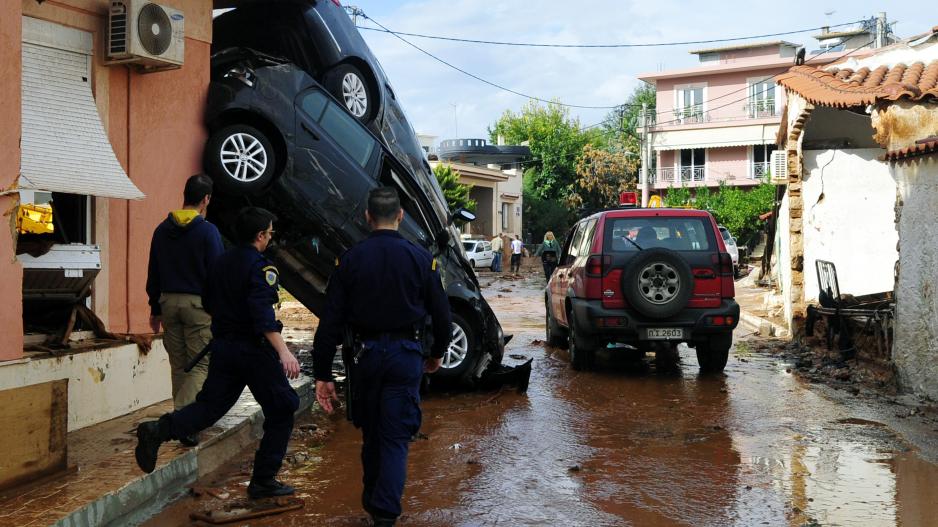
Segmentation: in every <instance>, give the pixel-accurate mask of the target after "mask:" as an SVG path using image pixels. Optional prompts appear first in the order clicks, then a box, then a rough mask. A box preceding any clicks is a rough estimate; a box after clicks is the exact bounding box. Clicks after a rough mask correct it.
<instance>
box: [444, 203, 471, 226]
mask: <svg viewBox="0 0 938 527" xmlns="http://www.w3.org/2000/svg"><path fill="white" fill-rule="evenodd" d="M474 219H476V215H475V214H473V213H471V212H469V211H468V210H466V209H464V208H462V207H459V208H458V209H456V210H455V211H454V212H453V214H452V215H451V216H450V217H449V222H450V224H452V223H453V222H454V221H456V220H462V221H464V222H466V223H469V222H470V221H472V220H474Z"/></svg>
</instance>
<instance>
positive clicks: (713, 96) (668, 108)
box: [656, 69, 784, 125]
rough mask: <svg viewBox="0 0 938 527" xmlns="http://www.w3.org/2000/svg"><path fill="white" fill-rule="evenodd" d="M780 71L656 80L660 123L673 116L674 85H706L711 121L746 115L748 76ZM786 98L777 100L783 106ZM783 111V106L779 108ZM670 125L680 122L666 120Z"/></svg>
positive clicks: (705, 97)
mask: <svg viewBox="0 0 938 527" xmlns="http://www.w3.org/2000/svg"><path fill="white" fill-rule="evenodd" d="M776 73H779V70H777V69H765V70H753V71H743V72H733V73H721V74H716V75H712V74H711V75H707V76H701V77H686V78H681V79H661V80H659V81H658V82H657V97H656V105H657V106H656V109H657V111H658V122H659V123H661V124H664V123H665V122H666V121H671V120H673V119H674V114H673V113H672V111H673V110H674V96H675V95H674V94H675V87H676V86H682V85H686V84H705V85H706V86H707V88H706V90H705V91H704V111H707V112H709V114H710V118H711V120H712V121H720V120H729V119H742V118H747V117H748V113H747V110H746V109H745V105H746V102H747V101H746V100H745V99H746V98H747V97H748V96H749V91H748V85H749V79H763V78H766V77H771V76H772V75H775V74H776ZM783 101H784V98H783V99H782V100H779V99H776V104H777V105H780V104H781V103H782V102H783ZM778 111H779V113H781V108H779V110H778ZM667 124H669V125H673V124H677V123H667Z"/></svg>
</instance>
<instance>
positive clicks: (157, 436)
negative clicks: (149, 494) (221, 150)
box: [134, 414, 171, 474]
mask: <svg viewBox="0 0 938 527" xmlns="http://www.w3.org/2000/svg"><path fill="white" fill-rule="evenodd" d="M170 435H171V434H170V432H169V415H168V414H167V415H164V416H162V417H160V418H159V420H158V421H146V422H143V423H140V424H139V425H138V426H137V448H136V449H134V456H135V457H136V458H137V466H139V467H140V470H142V471H144V472H146V473H147V474H149V473H150V472H153V469H154V468H156V457H157V455H158V454H159V452H160V445H161V444H162V443H164V442H166V441H169V440H170V439H171V437H170Z"/></svg>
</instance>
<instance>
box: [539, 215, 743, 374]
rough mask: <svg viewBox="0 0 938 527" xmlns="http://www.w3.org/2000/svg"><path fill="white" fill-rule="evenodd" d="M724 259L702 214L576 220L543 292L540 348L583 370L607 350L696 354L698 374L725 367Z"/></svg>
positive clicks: (730, 308) (729, 339) (728, 327)
mask: <svg viewBox="0 0 938 527" xmlns="http://www.w3.org/2000/svg"><path fill="white" fill-rule="evenodd" d="M734 296H735V287H734V284H733V260H732V258H731V257H730V255H729V253H727V250H726V246H725V245H724V244H723V237H722V236H721V235H720V231H719V229H718V228H717V223H716V221H715V220H714V219H713V216H711V215H710V213H709V212H706V211H701V210H687V209H654V208H652V209H616V210H607V211H603V212H599V213H596V214H593V215H592V216H589V217H587V218H584V219H582V220H580V221H579V222H578V223H577V224H576V225H575V226H574V227H573V228H572V229H571V230H570V232H569V234H568V235H567V238H566V240H564V245H563V250H562V252H561V257H560V265H559V266H558V267H557V270H556V271H554V274H553V275H551V277H550V280H549V281H548V285H547V291H546V293H545V298H544V300H545V305H546V310H547V341H548V343H550V344H551V345H554V346H562V345H564V344H568V345H569V349H570V362H571V363H572V365H573V368H574V369H577V370H588V369H590V368H591V367H592V365H593V359H594V355H595V353H596V350H598V349H599V348H601V347H606V345H607V344H609V343H622V344H628V345H631V346H634V347H635V348H637V349H638V350H639V351H640V352H645V351H652V350H660V349H662V348H661V347H662V346H669V347H672V348H673V347H675V346H677V344H679V343H680V342H686V343H687V344H688V345H690V346H693V347H695V348H696V349H697V360H698V362H699V363H700V368H701V370H702V371H706V372H720V371H723V368H724V367H725V366H726V360H727V357H728V355H729V350H730V346H731V345H732V343H733V329H734V328H735V327H736V325H737V324H738V323H739V304H737V303H736V301H735V300H734Z"/></svg>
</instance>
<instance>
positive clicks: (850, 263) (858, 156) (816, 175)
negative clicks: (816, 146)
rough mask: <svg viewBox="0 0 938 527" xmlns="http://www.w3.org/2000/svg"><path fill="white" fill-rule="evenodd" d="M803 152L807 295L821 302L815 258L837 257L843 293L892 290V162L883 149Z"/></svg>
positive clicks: (895, 255) (809, 299)
mask: <svg viewBox="0 0 938 527" xmlns="http://www.w3.org/2000/svg"><path fill="white" fill-rule="evenodd" d="M812 120H813V118H812ZM806 140H807V139H806ZM803 154H804V176H803V186H802V196H803V200H804V224H803V229H804V300H805V301H806V302H809V303H811V302H816V301H817V297H818V283H817V272H816V269H815V261H816V260H828V261H831V262H834V265H836V266H837V279H838V282H839V284H840V290H841V292H842V293H849V294H852V295H865V294H870V293H880V292H883V291H892V290H893V286H894V283H893V282H894V279H893V276H894V268H895V263H896V260H897V259H898V252H897V250H896V244H897V242H898V234H897V233H896V228H895V195H896V183H895V180H894V179H893V176H892V175H891V174H890V171H889V166H888V165H887V164H885V163H883V162H881V161H879V160H878V159H877V157H878V156H880V155H882V150H880V149H878V148H871V149H854V150H804V152H803Z"/></svg>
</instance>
